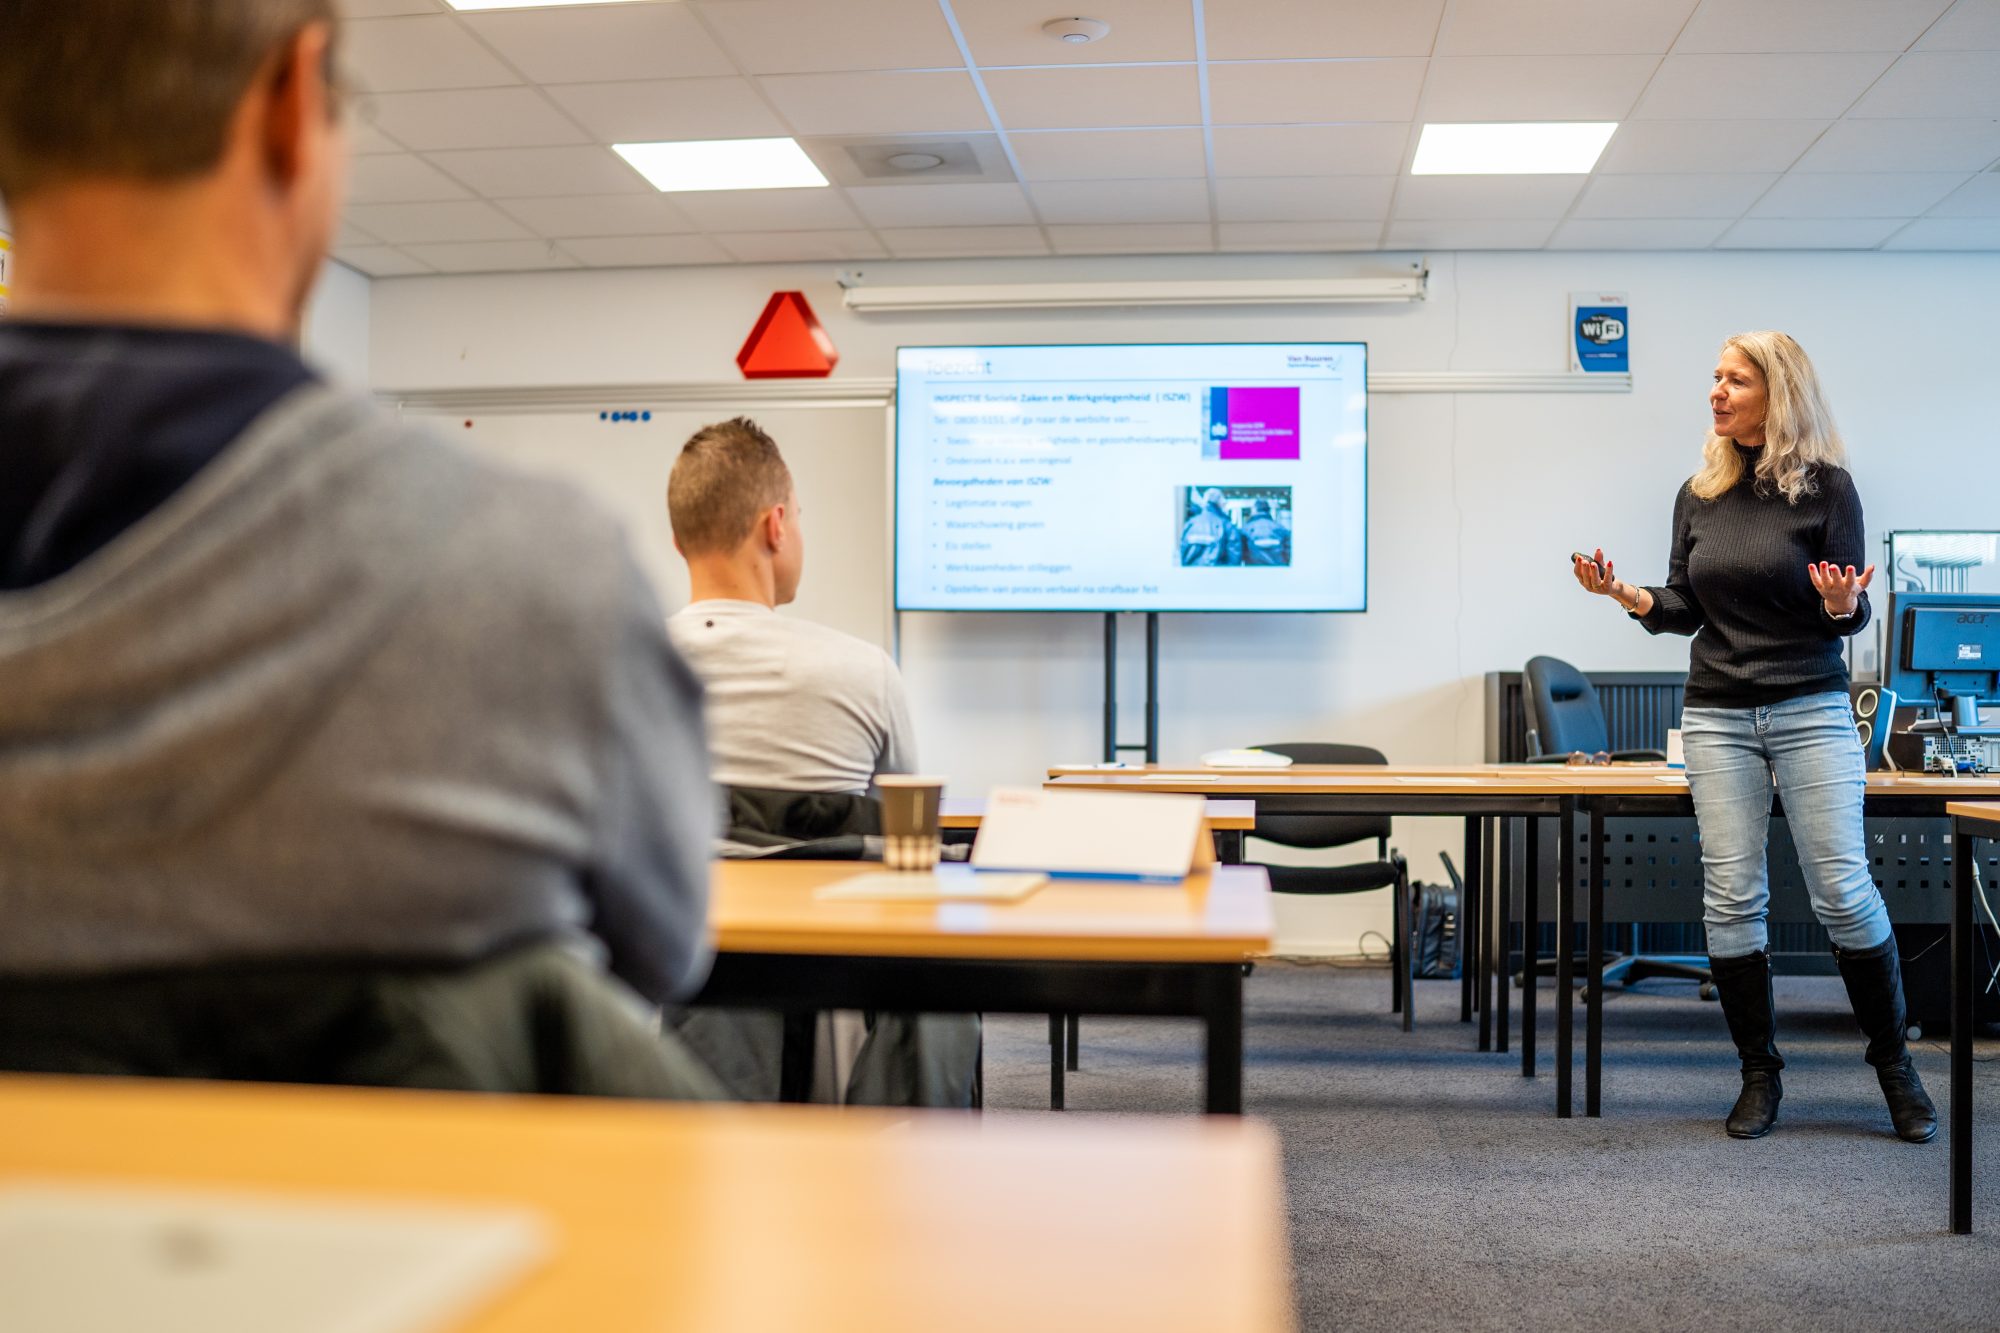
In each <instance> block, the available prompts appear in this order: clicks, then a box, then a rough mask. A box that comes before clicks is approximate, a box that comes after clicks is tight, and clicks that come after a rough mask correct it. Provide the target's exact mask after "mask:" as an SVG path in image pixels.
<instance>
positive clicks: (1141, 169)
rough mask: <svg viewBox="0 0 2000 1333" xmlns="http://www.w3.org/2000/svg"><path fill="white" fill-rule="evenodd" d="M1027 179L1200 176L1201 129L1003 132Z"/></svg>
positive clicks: (1203, 166) (1204, 170)
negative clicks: (1007, 134)
mask: <svg viewBox="0 0 2000 1333" xmlns="http://www.w3.org/2000/svg"><path fill="white" fill-rule="evenodd" d="M1008 138H1009V142H1010V143H1011V144H1012V145H1013V148H1014V160H1015V161H1016V162H1018V163H1020V164H1021V174H1022V176H1023V177H1025V178H1026V179H1028V180H1031V181H1055V180H1168V179H1174V178H1178V177H1189V176H1206V175H1207V174H1208V159H1207V154H1206V153H1205V152H1204V151H1203V148H1202V142H1201V131H1200V130H1196V129H1186V130H1050V131H1039V130H1028V131H1022V132H1020V133H1017V134H1013V135H1010V136H1008Z"/></svg>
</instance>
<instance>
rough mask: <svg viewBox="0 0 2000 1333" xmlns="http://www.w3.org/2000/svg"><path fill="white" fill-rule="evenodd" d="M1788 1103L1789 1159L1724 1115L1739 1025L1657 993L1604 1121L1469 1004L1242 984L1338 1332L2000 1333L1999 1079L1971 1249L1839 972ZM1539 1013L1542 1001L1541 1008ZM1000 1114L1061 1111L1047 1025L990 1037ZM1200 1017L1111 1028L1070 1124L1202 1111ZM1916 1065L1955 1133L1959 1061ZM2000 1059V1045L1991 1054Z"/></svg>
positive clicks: (1785, 999) (1624, 1046)
mask: <svg viewBox="0 0 2000 1333" xmlns="http://www.w3.org/2000/svg"><path fill="white" fill-rule="evenodd" d="M1777 984H1778V1006H1779V1046H1780V1049H1781V1050H1782V1051H1783V1052H1784V1055H1785V1058H1786V1060H1787V1062H1788V1068H1787V1069H1786V1071H1785V1101H1784V1108H1783V1111H1782V1113H1781V1115H1780V1118H1779V1124H1778V1128H1777V1129H1776V1130H1775V1131H1774V1132H1773V1133H1772V1135H1771V1136H1770V1137H1769V1138H1766V1139H1761V1140H1757V1141H1754V1142H1739V1141H1737V1140H1733V1139H1730V1138H1728V1137H1727V1136H1726V1135H1724V1134H1723V1132H1722V1125H1721V1119H1722V1115H1723V1113H1724V1112H1725V1111H1726V1110H1727V1109H1728V1107H1729V1103H1730V1102H1731V1100H1732V1099H1733V1098H1734V1097H1735V1094H1736V1088H1737V1085H1738V1078H1737V1074H1736V1070H1735V1061H1734V1054H1733V1052H1732V1051H1731V1049H1730V1048H1729V1046H1728V1039H1727V1035H1726V1032H1725V1030H1724V1027H1723V1022H1722V1016H1721V1013H1720V1011H1719V1010H1718V1008H1717V1006H1715V1005H1714V1004H1705V1003H1703V1002H1702V1001H1701V1000H1700V999H1698V998H1697V997H1696V995H1695V991H1694V987H1693V986H1692V985H1691V984H1688V983H1675V982H1665V981H1653V982H1647V983H1645V984H1644V985H1642V986H1640V987H1638V988H1637V989H1635V990H1632V991H1626V992H1618V991H1614V992H1613V993H1612V994H1611V996H1610V997H1609V998H1608V999H1607V1001H1606V1004H1605V1079H1604V1116H1603V1118H1602V1119H1600V1120H1588V1119H1584V1118H1583V1117H1582V1114H1581V1112H1582V1095H1583V1079H1582V1061H1581V1053H1582V1035H1583V1034H1582V1011H1581V1008H1579V1010H1578V1020H1577V1021H1578V1027H1577V1047H1578V1064H1577V1078H1576V1095H1577V1110H1578V1117H1577V1118H1576V1119H1573V1120H1567V1121H1563V1120H1557V1119H1556V1118H1555V1116H1554V1113H1553V1106H1554V1093H1555V1089H1554V1079H1553V1077H1552V1075H1551V1073H1550V1070H1551V1068H1552V1062H1551V1051H1552V1048H1553V1045H1554V1023H1553V1017H1552V1015H1551V1012H1550V1009H1551V1006H1550V1000H1551V999H1552V995H1551V993H1550V991H1549V983H1547V982H1544V983H1543V986H1544V990H1543V995H1542V997H1541V998H1542V1003H1541V1005H1540V1012H1541V1019H1542V1023H1541V1029H1540V1030H1541V1033H1542V1040H1541V1045H1540V1056H1541V1074H1540V1076H1539V1077H1537V1078H1535V1079H1532V1080H1530V1079H1524V1078H1522V1077H1521V1074H1520V1057H1519V1055H1518V1053H1510V1054H1508V1055H1504V1056H1503V1055H1498V1054H1485V1055H1482V1054H1480V1053H1478V1052H1477V1050H1476V1049H1475V1046H1476V1031H1475V1029H1474V1028H1471V1027H1467V1026H1464V1025H1461V1024H1460V1023H1459V1022H1458V986H1457V984H1456V983H1450V982H1419V983H1418V985H1417V1011H1416V1016H1417V1029H1416V1031H1415V1032H1414V1033H1412V1034H1410V1035H1408V1036H1405V1035H1404V1034H1403V1033H1402V1031H1401V1030H1400V1028H1399V1027H1398V1026H1397V1023H1396V1020H1394V1019H1392V1018H1391V1017H1390V1016H1389V1015H1388V1013H1387V1012H1386V1009H1387V999H1388V975H1387V973H1386V972H1383V971H1376V970H1361V969H1350V968H1336V967H1331V966H1326V965H1311V964H1288V963H1264V964H1260V965H1259V966H1258V968H1257V970H1256V972H1255V974H1254V975H1253V976H1252V977H1251V978H1250V979H1249V980H1248V982H1247V983H1246V987H1247V989H1246V992H1245V1008H1246V1023H1245V1048H1246V1051H1247V1056H1248V1059H1247V1069H1246V1072H1245V1101H1246V1109H1247V1110H1248V1111H1249V1113H1250V1114H1252V1115H1256V1116H1261V1117H1263V1118H1264V1119H1265V1120H1267V1121H1269V1122H1270V1123H1271V1124H1272V1125H1274V1126H1275V1127H1276V1128H1277V1130H1278V1132H1279V1135H1280V1137H1281V1140H1282V1142H1283V1145H1284V1163H1285V1188H1286V1196H1287V1198H1286V1203H1287V1211H1288V1221H1289V1226H1290V1235H1291V1244H1292V1262H1293V1283H1294V1290H1295V1292H1296V1308H1297V1311H1298V1317H1299V1323H1300V1325H1301V1327H1302V1328H1305V1329H1309V1330H1317V1329H1375V1328H1381V1329H1398V1330H1403V1329H1521V1330H1530V1329H1532V1330H1537V1331H1538V1333H1548V1331H1549V1330H1564V1329H1580V1328H1586V1327H1592V1326H1603V1327H1608V1328H1625V1329H1647V1330H1652V1329H1661V1330H1677V1329H1690V1330H1692V1329H1703V1330H1717V1329H1755V1330H1778V1329H1802V1330H1811V1333H1836V1331H1838V1330H1849V1329H1854V1330H1878V1329H1892V1330H1925V1331H1927V1330H1932V1329H2000V1063H1988V1064H1981V1065H1979V1066H1978V1067H1977V1072H1976V1074H1975V1081H1974V1088H1975V1095H1976V1098H1977V1107H1978V1114H1977V1121H1978V1125H1977V1131H1976V1136H1977V1156H1976V1158H1975V1162H1976V1170H1977V1177H1976V1180H1975V1200H1976V1207H1975V1212H1974V1219H1973V1220H1974V1229H1975V1234H1974V1235H1972V1236H1969V1237H1966V1236H1953V1235H1951V1234H1950V1231H1949V1221H1948V1213H1947V1200H1946V1160H1947V1158H1946V1147H1945V1135H1944V1134H1943V1133H1942V1132H1940V1134H1939V1136H1938V1138H1937V1140H1936V1141H1934V1142H1932V1143H1930V1144H1928V1145H1925V1146H1913V1145H1910V1144H1906V1143H1903V1142H1901V1141H1899V1140H1897V1139H1896V1138H1895V1137H1894V1136H1893V1134H1891V1132H1890V1129H1889V1120H1888V1114H1887V1112H1886V1111H1885V1110H1884V1108H1883V1105H1882V1100H1881V1094H1880V1092H1879V1090H1878V1089H1877V1087H1876V1085H1875V1078H1874V1074H1873V1071H1871V1070H1870V1069H1869V1068H1868V1067H1867V1066H1866V1065H1865V1064H1864V1063H1863V1062H1862V1060H1861V1039H1860V1037H1859V1035H1858V1034H1857V1033H1856V1031H1855V1029H1854V1024H1853V1019H1852V1017H1851V1016H1850V1015H1849V1013H1848V1011H1847V1008H1846V996H1845V994H1844V993H1843V992H1842V990H1841V987H1840V983H1839V981H1838V980H1837V979H1835V978H1830V977H1827V978H1818V977H1814V978H1804V977H1801V978H1780V979H1779V981H1778V983H1777ZM1517 996H1518V993H1517ZM986 1049H987V1055H986V1073H987V1108H988V1112H989V1113H1005V1112H1008V1111H1027V1110H1029V1109H1040V1110H1041V1111H1042V1113H1044V1114H1046V1113H1047V1112H1046V1108H1047V1106H1048V1024H1047V1020H1046V1019H1038V1018H1018V1017H1016V1018H1000V1017H994V1018H990V1019H989V1020H988V1028H987V1048H986ZM1200 1051H1201V1047H1200V1035H1199V1031H1198V1029H1197V1028H1195V1027H1194V1026H1193V1025H1191V1024H1181V1023H1172V1022H1147V1021H1139V1020H1126V1019H1111V1018H1087V1019H1085V1020H1084V1024H1083V1043H1082V1068H1081V1069H1080V1070H1079V1071H1078V1072H1076V1073H1073V1074H1071V1075H1070V1076H1069V1086H1068V1104H1069V1107H1070V1109H1069V1110H1068V1111H1066V1112H1064V1114H1066V1115H1093V1114H1116V1113H1131V1112H1148V1113H1155V1114H1157V1113H1187V1112H1191V1111H1193V1110H1194V1109H1196V1108H1198V1107H1199V1105H1200V1081H1201V1075H1200ZM1916 1054H1917V1064H1918V1068H1919V1070H1920V1072H1921V1073H1922V1075H1923V1077H1924V1081H1925V1084H1926V1085H1927V1086H1928V1087H1929V1089H1930V1091H1931V1095H1932V1096H1933V1098H1935V1099H1936V1101H1937V1102H1938V1105H1939V1115H1940V1119H1942V1118H1943V1117H1944V1115H1945V1113H1946V1106H1947V1097H1946V1094H1947V1092H1948V1090H1949V1088H1948V1084H1949V1077H1948V1070H1947V1063H1946V1051H1945V1048H1944V1046H1943V1045H1942V1044H1941V1043H1931V1042H1924V1043H1920V1044H1919V1045H1918V1047H1917V1048H1916ZM1978 1054H1979V1055H1980V1056H1981V1057H1982V1058H1988V1057H1994V1056H2000V1042H1993V1041H1985V1042H1982V1043H1981V1044H1980V1046H1979V1050H1978Z"/></svg>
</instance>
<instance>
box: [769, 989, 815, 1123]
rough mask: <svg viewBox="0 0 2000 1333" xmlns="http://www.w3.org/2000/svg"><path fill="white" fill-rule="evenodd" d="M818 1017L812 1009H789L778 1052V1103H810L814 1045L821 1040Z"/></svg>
mask: <svg viewBox="0 0 2000 1333" xmlns="http://www.w3.org/2000/svg"><path fill="white" fill-rule="evenodd" d="M818 1027H819V1013H818V1011H816V1010H812V1009H787V1010H786V1011H785V1026H784V1036H783V1038H782V1040H781V1044H780V1046H779V1048H778V1050H779V1054H778V1100H779V1101H781V1102H809V1101H811V1100H812V1085H813V1041H814V1038H815V1037H817V1036H818V1031H817V1029H818Z"/></svg>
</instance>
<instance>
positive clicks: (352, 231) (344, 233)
mask: <svg viewBox="0 0 2000 1333" xmlns="http://www.w3.org/2000/svg"><path fill="white" fill-rule="evenodd" d="M381 243H382V238H381V237H379V236H375V235H372V234H370V233H369V232H367V231H365V230H363V229H362V228H360V227H357V226H355V225H354V223H353V222H351V221H349V220H348V219H346V218H342V219H341V220H340V225H339V226H338V227H336V228H335V229H334V233H333V248H334V249H336V250H351V249H354V248H355V247H357V246H362V245H380V244H381Z"/></svg>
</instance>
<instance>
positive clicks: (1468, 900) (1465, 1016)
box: [1458, 815, 1482, 1023]
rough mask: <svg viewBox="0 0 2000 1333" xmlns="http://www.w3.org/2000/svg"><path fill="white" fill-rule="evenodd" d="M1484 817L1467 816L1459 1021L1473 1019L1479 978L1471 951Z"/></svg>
mask: <svg viewBox="0 0 2000 1333" xmlns="http://www.w3.org/2000/svg"><path fill="white" fill-rule="evenodd" d="M1481 822H1482V821H1481V820H1480V818H1479V816H1477V815H1467V816H1466V818H1465V874H1464V877H1463V878H1464V884H1465V892H1464V893H1463V894H1462V895H1460V901H1459V904H1458V952H1459V958H1460V959H1461V963H1460V966H1459V969H1458V1021H1459V1022H1461V1023H1470V1022H1471V1021H1472V992H1473V990H1474V989H1475V986H1476V983H1477V978H1476V977H1474V976H1473V973H1474V971H1476V970H1477V969H1475V968H1474V967H1473V966H1472V965H1471V957H1470V955H1471V954H1472V952H1473V949H1474V947H1475V941H1477V940H1478V938H1479V826H1480V823H1481Z"/></svg>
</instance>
